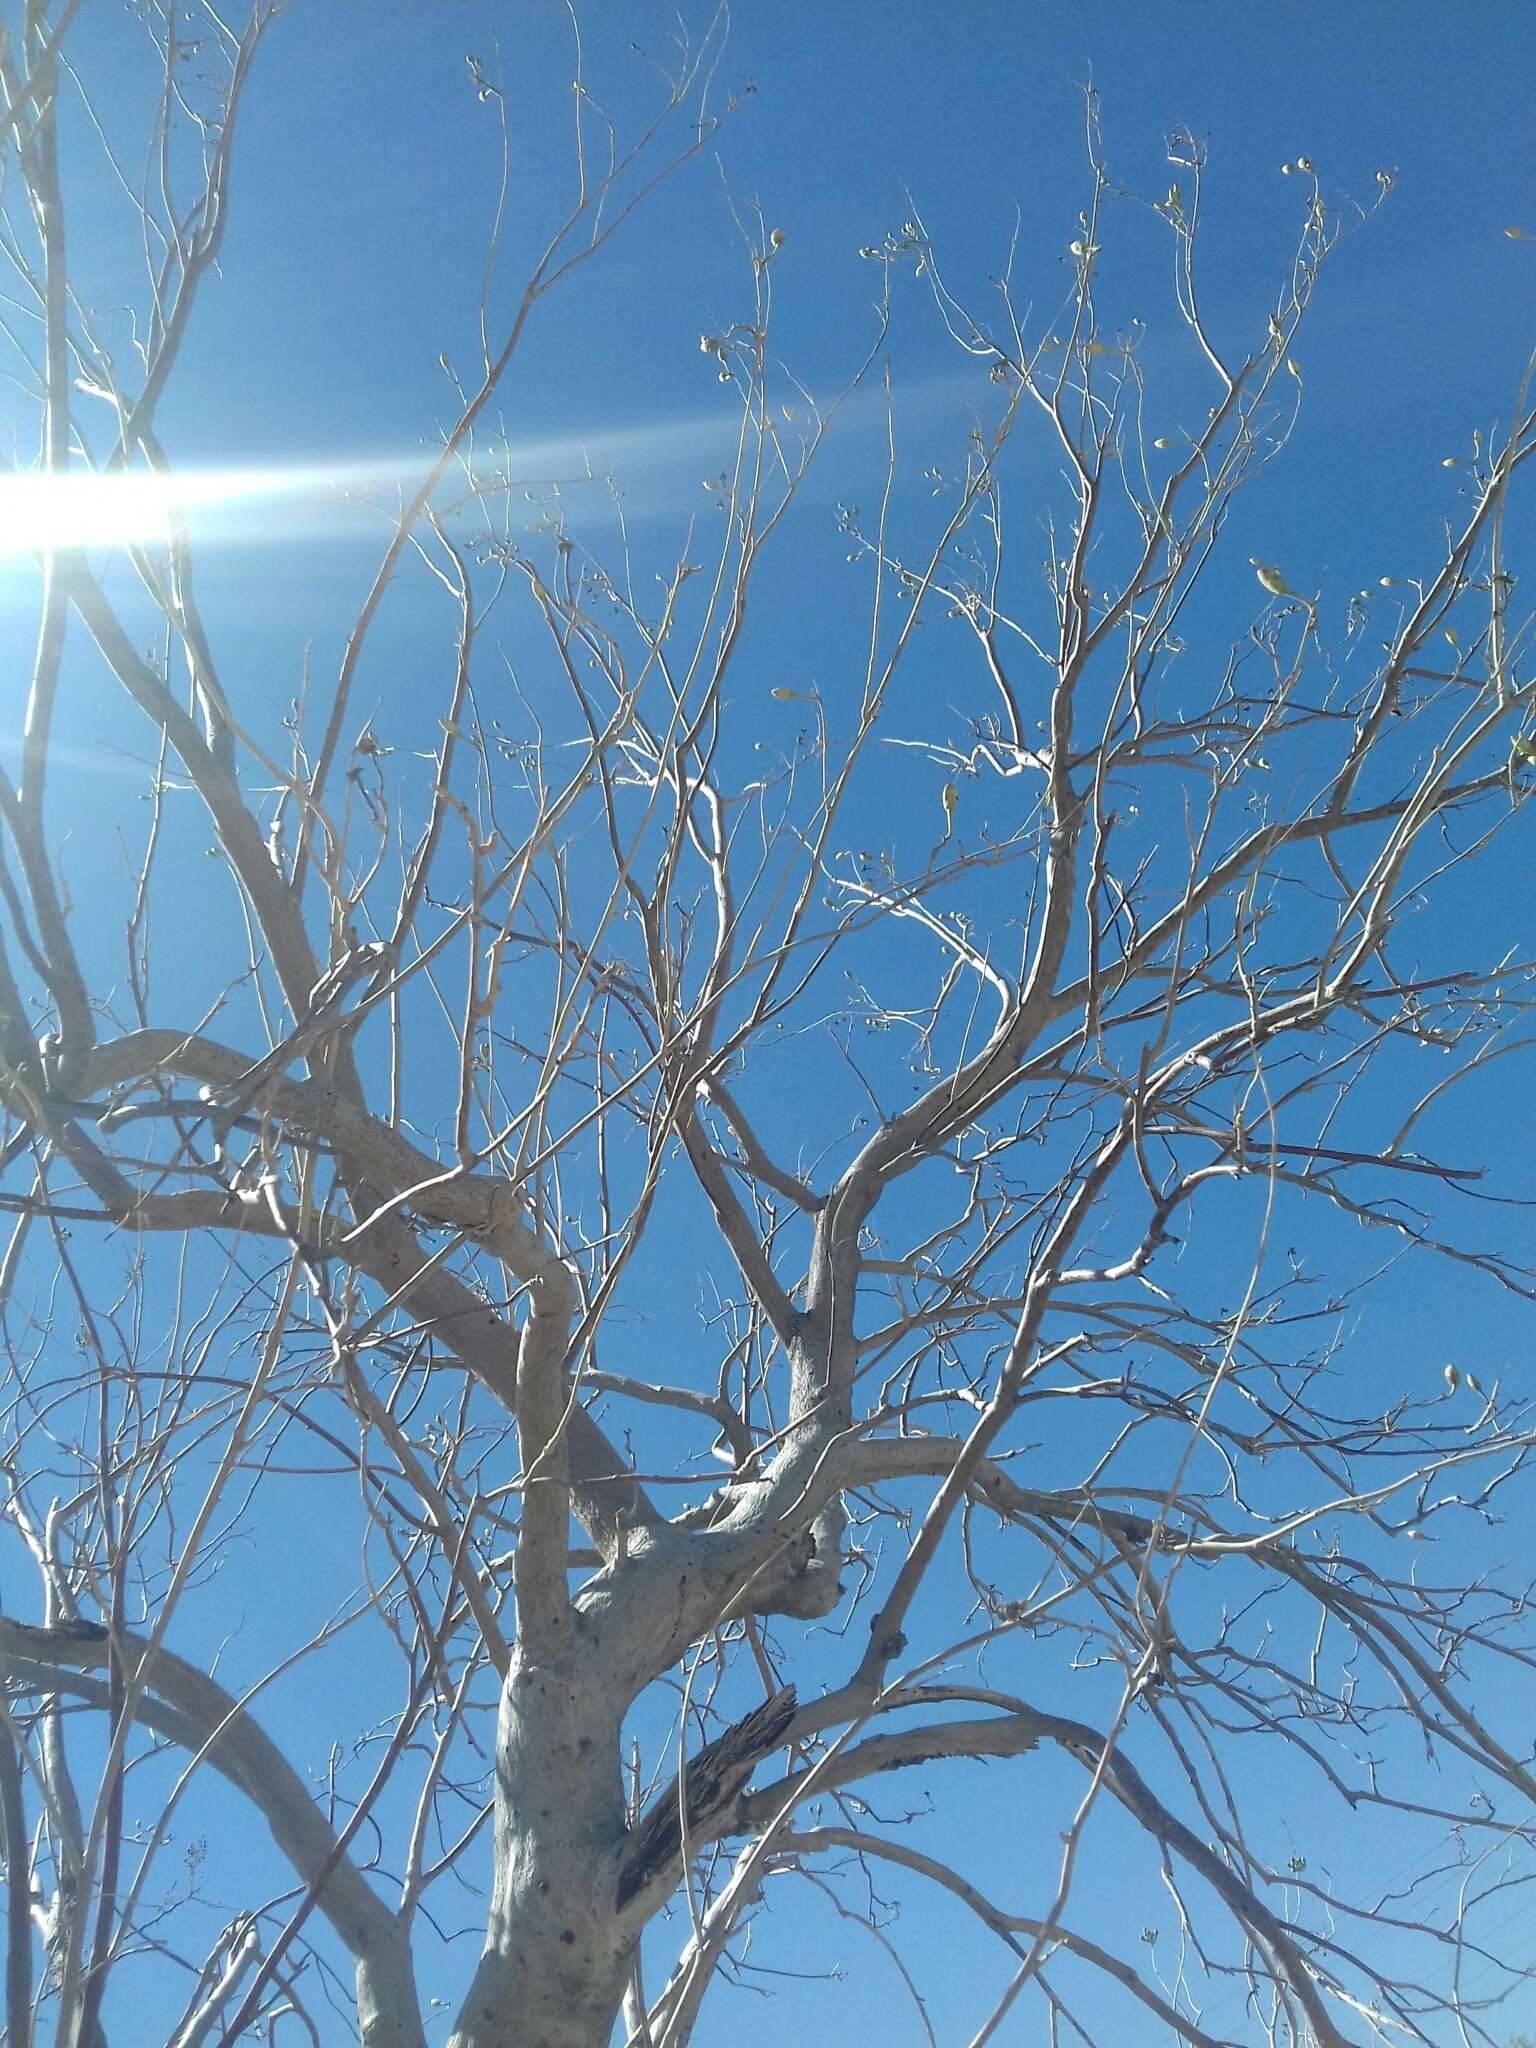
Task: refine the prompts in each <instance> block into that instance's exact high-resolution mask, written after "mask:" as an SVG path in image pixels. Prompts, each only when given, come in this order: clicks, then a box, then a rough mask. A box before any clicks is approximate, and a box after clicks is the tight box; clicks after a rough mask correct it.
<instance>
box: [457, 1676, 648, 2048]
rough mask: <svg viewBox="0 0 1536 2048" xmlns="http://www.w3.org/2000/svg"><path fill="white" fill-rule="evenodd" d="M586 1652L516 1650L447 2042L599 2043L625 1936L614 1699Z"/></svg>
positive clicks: (495, 2046) (523, 2047)
mask: <svg viewBox="0 0 1536 2048" xmlns="http://www.w3.org/2000/svg"><path fill="white" fill-rule="evenodd" d="M614 1694H615V1689H614V1688H613V1686H612V1685H611V1684H610V1685H604V1684H603V1683H602V1680H601V1678H600V1676H599V1674H598V1673H597V1671H596V1670H595V1669H594V1667H593V1666H592V1665H591V1664H590V1662H589V1661H588V1660H587V1659H586V1658H585V1657H580V1656H578V1657H575V1658H572V1659H570V1660H569V1662H568V1663H567V1662H566V1661H565V1660H563V1659H562V1660H561V1664H560V1667H559V1668H555V1667H554V1666H553V1665H552V1664H544V1665H533V1664H529V1663H526V1662H525V1661H524V1660H523V1659H522V1657H521V1656H519V1657H517V1658H515V1659H514V1661H513V1665H512V1669H511V1671H510V1672H509V1673H508V1675H507V1682H506V1685H505V1687H504V1688H503V1691H502V1698H501V1715H500V1722H499V1726H498V1730H497V1760H496V1836H495V1858H496V1871H495V1881H494V1887H493V1891H492V1898H491V1911H490V1916H489V1920H488V1923H487V1930H486V1943H485V1951H484V1953H483V1954H482V1956H481V1958H480V1965H479V1968H478V1969H477V1970H476V1972H475V1977H474V1982H473V1983H472V1985H471V1986H470V1990H469V1995H468V1997H467V1998H466V1999H465V2001H464V2004H463V2007H462V2008H461V2010H460V2013H459V2017H458V2023H457V2026H456V2027H455V2030H454V2033H453V2036H452V2040H451V2042H450V2048H608V2042H609V2038H610V2036H611V2034H612V2032H613V2025H614V2021H615V2019H616V2018H617V2016H618V2012H619V2008H620V2005H621V2004H622V2001H623V1997H624V1986H625V1982H626V1979H627V1977H628V1973H629V1964H630V1958H631V1955H632V1953H633V1948H634V1935H633V1931H632V1928H631V1926H630V1924H628V1923H627V1922H626V1921H624V1920H622V1919H621V1917H620V1914H619V1910H618V1904H617V1886H618V1866H619V1857H620V1855H621V1853H622V1850H623V1847H624V1842H625V1815H624V1802H623V1794H622V1790H621V1787H620V1783H619V1723H620V1715H621V1712H622V1701H621V1700H620V1699H618V1698H616V1697H615V1696H614Z"/></svg>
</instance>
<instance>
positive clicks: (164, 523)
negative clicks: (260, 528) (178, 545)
mask: <svg viewBox="0 0 1536 2048" xmlns="http://www.w3.org/2000/svg"><path fill="white" fill-rule="evenodd" d="M257 481H258V479H255V478H253V477H251V476H250V475H241V474H238V473H235V472H231V471H222V472H221V471H204V472H201V473H198V474H191V475H183V476H146V475H145V474H144V472H143V471H142V470H140V471H133V472H128V471H118V472H117V473H116V474H114V475H111V476H94V475H92V474H91V473H90V472H89V471H86V470H75V471H71V472H69V473H68V474H66V475H63V476H53V475H46V474H39V473H36V472H34V473H31V474H20V475H18V474H16V473H14V472H13V473H12V474H11V475H9V476H5V477H0V554H7V555H21V554H41V553H44V552H46V551H48V550H49V549H55V548H110V547H124V546H130V545H145V544H152V543H154V542H156V541H166V540H169V539H170V538H171V537H172V535H173V534H174V533H175V531H176V529H177V524H178V521H179V518H180V515H181V514H182V513H183V512H185V511H187V510H190V509H191V508H192V507H194V506H197V505H208V504H216V503H219V502H222V501H225V500H229V499H234V498H239V497H244V496H246V495H248V494H249V493H250V491H251V487H252V484H253V483H255V482H257Z"/></svg>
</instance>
